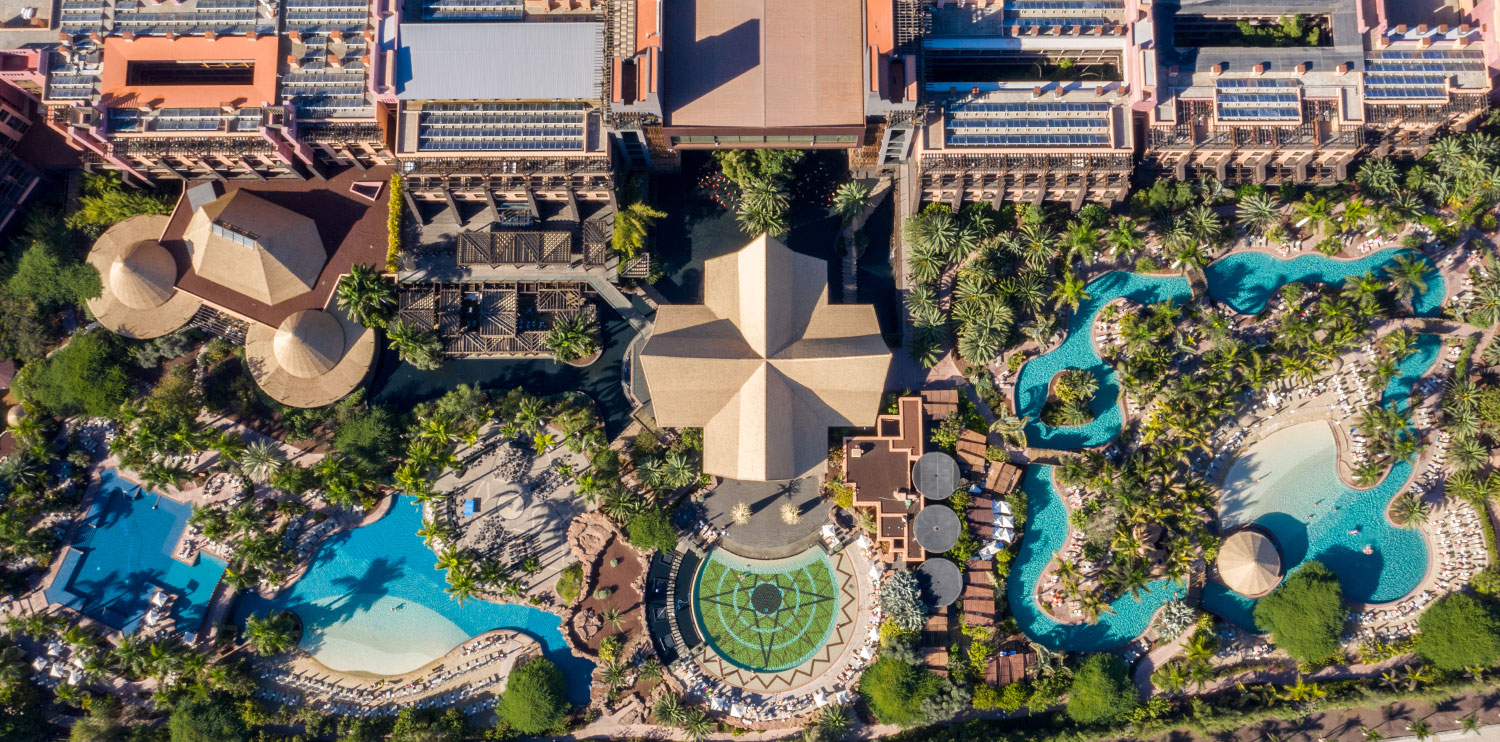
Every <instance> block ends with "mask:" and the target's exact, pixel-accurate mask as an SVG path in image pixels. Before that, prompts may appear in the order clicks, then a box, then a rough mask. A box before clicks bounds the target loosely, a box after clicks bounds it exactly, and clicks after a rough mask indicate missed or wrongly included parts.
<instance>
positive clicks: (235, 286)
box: [183, 190, 328, 304]
mask: <svg viewBox="0 0 1500 742" xmlns="http://www.w3.org/2000/svg"><path fill="white" fill-rule="evenodd" d="M183 239H184V240H185V241H186V242H187V243H188V245H190V248H189V249H190V250H191V252H192V259H193V272H194V273H196V274H198V275H199V276H201V277H203V278H205V279H208V280H209V281H212V282H214V283H217V284H219V285H220V286H223V287H224V288H227V289H230V290H231V291H234V292H236V293H240V294H243V295H245V296H248V297H250V298H252V299H254V300H256V301H259V302H262V303H264V304H279V303H281V302H284V301H286V300H288V299H294V298H296V297H298V296H301V295H302V294H305V293H307V292H309V291H312V289H313V287H314V286H316V285H317V283H318V274H319V273H321V272H322V270H323V263H324V262H326V261H327V258H328V253H327V251H326V250H324V249H323V240H322V238H321V237H319V236H318V226H317V225H316V224H314V223H313V220H311V219H309V218H307V217H305V216H303V215H301V214H298V213H297V212H295V211H292V210H291V209H287V208H284V207H281V206H277V205H276V204H273V203H271V202H270V201H267V200H266V199H263V198H261V197H259V196H256V195H255V194H252V193H249V192H247V191H243V190H236V191H233V192H231V193H229V194H228V195H225V196H221V197H219V198H217V199H215V200H213V201H211V202H209V203H207V204H204V205H203V207H202V208H200V209H198V211H197V212H195V213H194V214H193V218H192V220H191V221H189V222H188V227H187V231H186V232H184V233H183Z"/></svg>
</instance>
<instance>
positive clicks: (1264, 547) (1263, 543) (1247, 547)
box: [1216, 528, 1281, 598]
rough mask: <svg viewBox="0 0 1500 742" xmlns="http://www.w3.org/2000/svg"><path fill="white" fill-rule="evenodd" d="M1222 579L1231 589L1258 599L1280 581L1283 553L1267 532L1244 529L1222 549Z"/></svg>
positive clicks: (1225, 543)
mask: <svg viewBox="0 0 1500 742" xmlns="http://www.w3.org/2000/svg"><path fill="white" fill-rule="evenodd" d="M1216 564H1217V566H1218V568H1219V579H1220V580H1223V582H1224V584H1225V585H1227V586H1229V589H1231V590H1233V591H1235V592H1237V593H1240V594H1241V595H1245V596H1247V597H1251V598H1255V597H1259V596H1261V595H1265V594H1266V593H1269V592H1271V590H1272V589H1273V588H1275V587H1276V585H1277V584H1279V583H1280V582H1281V554H1280V553H1279V552H1277V550H1276V545H1275V544H1273V543H1271V539H1270V538H1268V537H1267V536H1266V535H1265V534H1264V533H1261V532H1260V531H1257V530H1253V529H1248V528H1247V529H1244V530H1241V531H1236V532H1235V533H1233V534H1231V535H1230V536H1229V538H1227V539H1224V543H1223V544H1221V545H1220V546H1219V559H1218V561H1217V562H1216Z"/></svg>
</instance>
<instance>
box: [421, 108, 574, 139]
mask: <svg viewBox="0 0 1500 742" xmlns="http://www.w3.org/2000/svg"><path fill="white" fill-rule="evenodd" d="M587 130H588V108H587V106H585V105H583V104H579V103H537V104H524V103H493V104H491V103H450V104H432V105H427V106H424V107H423V109H422V110H421V111H418V112H417V150H418V151H529V150H558V151H562V150H576V151H581V150H582V149H583V148H584V137H585V135H586V132H587Z"/></svg>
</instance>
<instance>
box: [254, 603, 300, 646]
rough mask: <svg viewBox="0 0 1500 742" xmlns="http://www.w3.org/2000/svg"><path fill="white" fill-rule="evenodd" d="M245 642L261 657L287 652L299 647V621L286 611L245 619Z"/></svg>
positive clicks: (255, 615)
mask: <svg viewBox="0 0 1500 742" xmlns="http://www.w3.org/2000/svg"><path fill="white" fill-rule="evenodd" d="M245 641H247V642H249V644H250V646H251V647H252V648H253V649H254V650H255V653H256V654H257V655H259V656H261V657H270V656H271V655H274V654H281V653H282V652H287V651H290V650H291V649H292V647H295V646H296V645H297V620H296V619H295V618H293V617H292V616H291V614H289V613H287V612H286V611H279V612H276V613H267V614H265V615H260V614H251V615H250V616H247V617H246V618H245Z"/></svg>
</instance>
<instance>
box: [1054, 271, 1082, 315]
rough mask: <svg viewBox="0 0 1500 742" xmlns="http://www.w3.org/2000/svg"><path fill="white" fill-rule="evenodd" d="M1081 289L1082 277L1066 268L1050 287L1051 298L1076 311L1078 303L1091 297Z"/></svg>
mask: <svg viewBox="0 0 1500 742" xmlns="http://www.w3.org/2000/svg"><path fill="white" fill-rule="evenodd" d="M1083 289H1084V281H1083V279H1082V278H1079V277H1078V276H1077V275H1074V273H1073V271H1072V270H1067V271H1064V272H1063V274H1062V277H1061V278H1058V279H1057V284H1056V285H1055V286H1054V287H1053V289H1052V298H1053V299H1056V300H1057V303H1058V305H1059V306H1065V307H1067V308H1069V309H1072V310H1075V311H1076V310H1077V309H1078V305H1079V304H1080V303H1082V302H1083V301H1084V300H1085V299H1089V298H1091V297H1090V296H1089V294H1088V292H1087V291H1084V290H1083Z"/></svg>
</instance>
